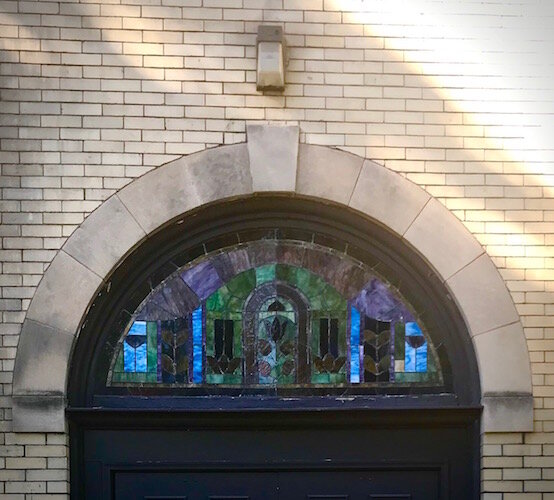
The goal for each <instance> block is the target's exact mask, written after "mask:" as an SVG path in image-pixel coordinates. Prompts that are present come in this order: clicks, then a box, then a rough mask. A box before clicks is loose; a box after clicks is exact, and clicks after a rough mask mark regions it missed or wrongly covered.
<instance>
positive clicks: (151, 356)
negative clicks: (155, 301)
mask: <svg viewBox="0 0 554 500" xmlns="http://www.w3.org/2000/svg"><path fill="white" fill-rule="evenodd" d="M146 345H147V347H146V349H147V351H146V367H147V369H146V371H147V372H148V373H155V374H156V380H154V381H157V374H158V323H157V322H156V321H148V322H147V323H146Z"/></svg>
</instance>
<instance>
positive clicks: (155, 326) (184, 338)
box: [107, 239, 442, 390]
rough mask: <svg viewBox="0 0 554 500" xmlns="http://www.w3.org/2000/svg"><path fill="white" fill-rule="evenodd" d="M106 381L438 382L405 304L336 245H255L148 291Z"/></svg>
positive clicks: (198, 264)
mask: <svg viewBox="0 0 554 500" xmlns="http://www.w3.org/2000/svg"><path fill="white" fill-rule="evenodd" d="M107 384H108V385H110V386H114V387H117V386H133V385H137V384H138V385H144V386H153V387H156V386H160V387H207V388H209V387H220V388H225V387H229V388H232V387H235V388H237V387H238V388H241V387H242V388H250V389H253V390H255V389H256V388H259V389H263V388H268V387H277V388H279V387H281V388H292V389H294V388H300V387H302V388H306V387H308V388H309V387H314V388H322V387H323V388H324V387H334V388H336V387H345V388H346V387H375V386H411V385H418V384H420V385H426V386H440V385H441V384H442V374H441V370H440V364H439V361H438V357H437V353H436V351H435V348H434V347H433V345H432V342H431V340H430V338H429V335H428V333H427V332H426V329H425V325H424V324H423V322H422V321H421V320H420V319H419V318H418V317H417V316H416V314H415V312H414V310H413V308H412V307H411V306H410V305H409V304H408V303H407V302H406V301H405V300H404V299H403V298H402V297H401V295H400V294H399V293H398V291H397V290H395V289H394V287H392V286H391V285H390V284H388V283H387V282H386V281H385V280H384V279H383V278H382V277H380V276H379V275H378V274H377V273H376V272H375V271H374V270H372V269H370V268H369V267H368V266H366V265H364V264H363V263H361V262H359V261H357V260H356V259H354V258H352V257H351V256H348V255H346V254H344V253H339V252H337V251H336V250H332V249H328V248H325V247H322V246H319V245H316V244H313V243H308V242H304V241H291V240H269V239H268V240H261V241H257V242H251V243H247V244H242V245H237V246H235V247H232V248H226V249H223V250H220V251H217V252H214V253H212V254H207V255H205V256H203V257H201V258H199V259H196V260H195V261H193V262H191V263H189V264H187V265H186V266H184V267H183V268H181V269H178V270H177V271H176V272H175V273H173V274H172V275H171V276H169V277H168V278H167V279H166V280H164V281H163V282H162V283H161V284H160V285H159V286H157V287H156V288H155V289H154V290H153V291H152V292H151V293H150V294H149V295H148V297H146V299H145V300H144V301H143V302H142V304H141V305H140V306H139V308H138V309H137V310H136V311H135V312H134V314H133V316H132V318H131V320H130V321H129V323H128V325H127V328H126V329H125V331H124V332H123V335H122V336H121V339H120V341H119V343H118V346H117V348H116V351H115V355H114V358H113V360H112V363H111V368H110V371H109V374H108V380H107Z"/></svg>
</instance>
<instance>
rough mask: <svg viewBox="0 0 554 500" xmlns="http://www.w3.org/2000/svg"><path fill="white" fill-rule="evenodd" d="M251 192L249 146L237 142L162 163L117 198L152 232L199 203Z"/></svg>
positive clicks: (143, 226)
mask: <svg viewBox="0 0 554 500" xmlns="http://www.w3.org/2000/svg"><path fill="white" fill-rule="evenodd" d="M251 192H252V180H251V177H250V172H249V168H248V154H247V151H246V145H245V144H236V145H232V146H222V147H219V148H214V149H209V150H206V151H202V152H200V153H195V154H192V155H190V156H187V157H183V158H179V159H178V160H175V161H173V162H170V163H168V164H166V165H163V166H161V167H159V168H157V169H156V170H152V171H150V172H148V173H147V174H146V175H144V176H143V177H141V178H139V179H137V180H136V181H134V182H132V183H131V184H129V185H127V186H126V187H124V188H123V189H122V190H121V191H120V192H119V193H118V197H119V198H120V200H121V201H122V202H123V203H124V205H125V206H126V207H127V208H128V210H129V211H130V212H131V214H132V215H133V217H134V218H135V219H136V220H137V221H138V223H139V224H140V225H141V227H142V228H143V229H144V230H145V231H146V232H147V233H151V232H152V231H155V230H156V229H158V228H160V227H161V226H163V225H164V224H166V223H168V222H169V221H171V220H172V219H174V218H175V217H178V216H179V215H181V214H184V213H185V212H187V211H189V210H192V209H193V208H196V207H198V206H200V205H203V204H205V203H209V202H211V201H215V200H219V199H224V198H231V197H234V196H240V195H244V194H248V193H251Z"/></svg>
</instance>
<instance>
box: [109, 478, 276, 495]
mask: <svg viewBox="0 0 554 500" xmlns="http://www.w3.org/2000/svg"><path fill="white" fill-rule="evenodd" d="M277 479H278V478H277V475H276V474H271V473H248V472H196V473H195V472H186V473H185V472H149V473H144V472H138V471H133V472H117V473H116V474H115V481H114V482H115V500H139V499H144V500H162V499H164V500H165V499H175V500H177V499H179V500H200V499H202V500H263V499H267V500H277V498H278V497H277V491H278V490H277Z"/></svg>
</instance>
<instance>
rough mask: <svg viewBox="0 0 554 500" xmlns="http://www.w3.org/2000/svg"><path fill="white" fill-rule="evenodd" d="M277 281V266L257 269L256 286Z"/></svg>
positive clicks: (270, 265)
mask: <svg viewBox="0 0 554 500" xmlns="http://www.w3.org/2000/svg"><path fill="white" fill-rule="evenodd" d="M274 279H275V264H269V265H267V266H260V267H257V268H256V285H257V286H260V285H261V284H262V283H267V282H268V281H273V280H274Z"/></svg>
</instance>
